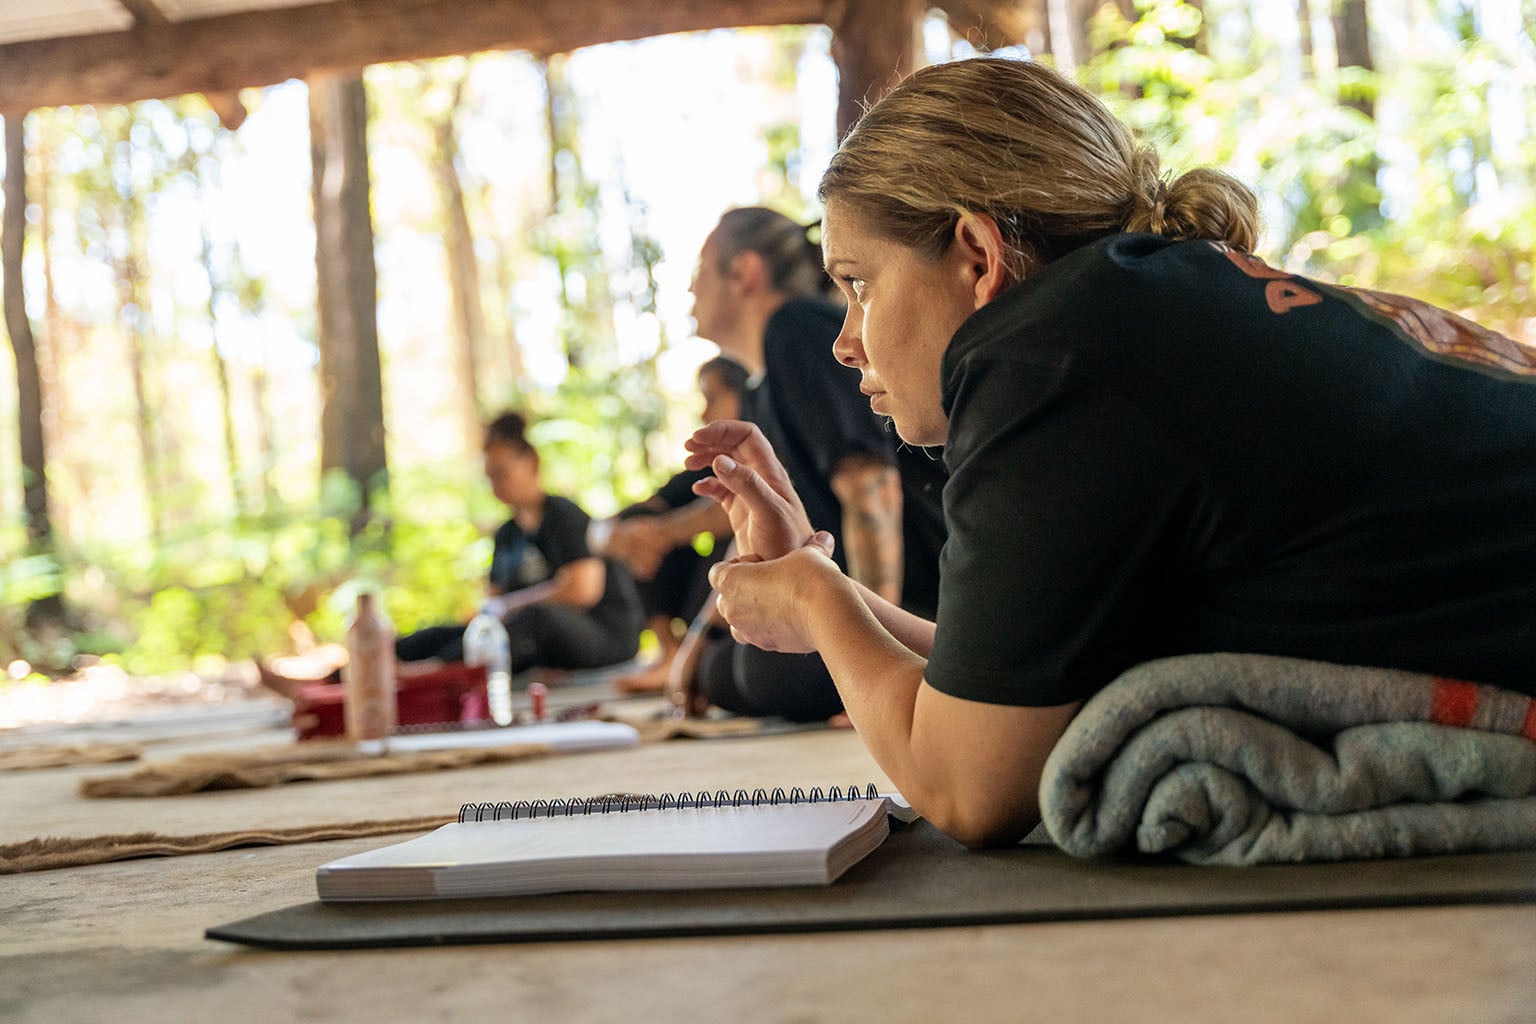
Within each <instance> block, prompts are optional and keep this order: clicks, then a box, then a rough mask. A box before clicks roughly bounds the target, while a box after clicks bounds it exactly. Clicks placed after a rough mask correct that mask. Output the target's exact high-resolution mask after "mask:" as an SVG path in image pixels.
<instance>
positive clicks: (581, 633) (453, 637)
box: [395, 604, 640, 672]
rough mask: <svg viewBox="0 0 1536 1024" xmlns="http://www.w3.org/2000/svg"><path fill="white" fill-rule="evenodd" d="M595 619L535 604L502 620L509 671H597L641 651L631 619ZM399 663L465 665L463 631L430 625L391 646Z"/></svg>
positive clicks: (589, 614)
mask: <svg viewBox="0 0 1536 1024" xmlns="http://www.w3.org/2000/svg"><path fill="white" fill-rule="evenodd" d="M616 618H617V619H621V620H623V621H610V616H608V615H605V614H602V613H601V612H599V613H598V614H593V612H591V611H587V610H584V609H580V608H572V607H569V606H566V605H553V604H536V605H531V606H529V607H527V608H523V609H521V610H519V611H515V612H513V613H512V614H511V615H508V616H507V617H506V619H505V620H504V622H505V625H506V627H507V636H508V638H509V639H510V640H511V649H512V671H513V672H523V671H526V670H528V669H530V668H532V667H534V666H535V665H543V666H546V667H548V668H601V667H602V666H604V665H612V664H615V663H616V662H620V661H626V660H628V659H630V658H633V657H634V656H635V653H636V652H637V651H638V650H639V649H640V627H639V623H638V622H637V621H635V617H634V616H632V615H626V614H620V615H617V616H616ZM395 657H396V658H398V659H399V660H400V661H424V660H426V659H427V658H438V659H440V660H442V661H463V660H464V627H463V626H428V627H427V628H426V629H420V630H417V631H416V632H414V633H411V634H409V635H407V636H403V637H401V638H400V639H398V640H396V641H395Z"/></svg>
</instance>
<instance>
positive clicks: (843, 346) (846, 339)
mask: <svg viewBox="0 0 1536 1024" xmlns="http://www.w3.org/2000/svg"><path fill="white" fill-rule="evenodd" d="M832 355H833V356H835V357H836V358H837V361H838V362H840V363H842V364H843V365H844V366H858V365H859V364H860V363H862V362H863V361H864V344H863V342H862V341H861V340H860V338H859V332H858V330H857V327H856V325H855V323H854V321H853V317H852V316H851V315H850V316H849V317H848V319H846V320H844V321H843V329H842V330H841V331H839V332H838V334H837V340H836V341H834V342H832Z"/></svg>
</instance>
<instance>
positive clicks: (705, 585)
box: [593, 356, 747, 693]
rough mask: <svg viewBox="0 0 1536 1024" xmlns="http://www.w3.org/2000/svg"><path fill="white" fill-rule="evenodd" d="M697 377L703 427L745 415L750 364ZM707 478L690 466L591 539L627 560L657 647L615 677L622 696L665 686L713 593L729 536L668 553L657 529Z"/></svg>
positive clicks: (597, 527) (715, 365)
mask: <svg viewBox="0 0 1536 1024" xmlns="http://www.w3.org/2000/svg"><path fill="white" fill-rule="evenodd" d="M698 380H699V392H700V393H701V394H702V395H703V396H704V414H703V417H702V420H703V422H704V423H706V424H708V423H713V422H715V421H716V420H734V419H740V418H741V403H742V398H743V396H744V394H745V393H746V389H747V370H746V367H744V366H742V365H741V364H740V363H738V362H736V361H735V360H734V359H730V358H727V357H726V356H716V357H715V358H713V359H711V360H709V361H708V362H706V363H704V364H703V365H702V366H700V367H699V375H698ZM708 475H709V470H707V469H700V470H689V469H685V470H683V471H682V472H680V473H677V474H675V475H674V476H673V477H672V478H671V479H670V480H668V481H667V482H666V483H664V484H662V485H661V486H660V487H659V488H657V490H656V493H655V494H653V495H651V496H650V497H649V498H647V499H645V500H644V501H642V502H638V503H636V504H634V505H631V506H630V507H628V508H626V509H624V510H623V511H621V512H620V513H619V514H618V515H617V516H616V517H615V518H614V519H613V520H610V521H608V522H607V523H597V524H594V529H593V534H594V535H602V534H603V533H605V532H606V535H607V536H606V540H605V541H604V543H603V544H602V551H603V553H604V554H605V555H606V556H608V557H609V558H613V559H616V560H618V561H619V562H622V563H623V564H624V565H625V566H626V567H627V568H628V569H629V571H630V573H631V574H632V575H633V576H634V577H635V580H636V581H637V582H638V583H639V585H640V599H641V601H642V602H643V603H644V604H645V613H646V624H647V625H648V626H649V627H650V629H651V632H653V633H654V634H655V635H656V640H657V643H658V645H659V653H658V655H657V658H656V660H655V661H654V662H652V663H651V664H650V665H647V666H646V667H645V668H643V669H641V670H640V671H639V672H632V673H629V674H627V675H622V676H619V677H618V678H617V679H615V680H614V685H615V686H617V687H618V688H619V691H620V692H622V693H658V692H660V691H661V690H663V689H665V688H666V685H667V676H668V675H669V674H670V672H671V670H672V659H673V658H675V657H676V656H677V652H678V648H679V647H680V646H681V645H682V634H681V630H686V629H687V627H688V623H690V622H691V621H693V618H694V617H695V616H696V615H698V614H699V610H700V609H701V608H703V606H704V601H705V599H706V598H707V597H708V596H709V567H710V566H711V565H714V564H715V563H716V562H718V561H719V560H720V559H721V557H722V556H724V554H725V550H726V545H727V543H728V542H729V540H730V535H729V534H728V533H727V534H724V535H722V536H719V537H715V538H714V545H713V548H712V550H711V551H710V553H709V554H707V555H701V554H699V552H698V551H697V550H696V549H695V548H694V545H693V544H692V543H691V542H690V543H686V544H679V545H677V546H676V547H673V548H671V549H670V550H664V544H663V542H662V540H661V539H660V538H659V537H657V536H656V534H657V531H656V529H655V527H654V523H655V519H656V517H657V516H659V515H661V514H663V513H666V512H671V511H673V510H674V509H679V508H682V507H683V506H685V505H689V504H692V503H693V502H694V501H695V500H697V496H696V495H695V494H694V493H693V485H694V484H695V483H696V482H698V481H699V480H701V479H703V478H704V477H706V476H708ZM594 546H597V545H595V544H594ZM658 555H659V557H658Z"/></svg>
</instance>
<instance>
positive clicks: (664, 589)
mask: <svg viewBox="0 0 1536 1024" xmlns="http://www.w3.org/2000/svg"><path fill="white" fill-rule="evenodd" d="M725 548H726V544H725V542H724V541H721V542H719V543H717V544H716V545H715V550H714V551H713V552H711V553H710V554H708V555H701V554H699V553H698V552H697V551H695V550H693V548H692V547H690V546H688V545H683V546H681V547H675V548H673V549H672V550H671V551H668V552H667V553H666V554H665V555H664V556H662V559H661V563H660V564H659V565H658V566H657V567H656V575H655V576H653V577H652V578H650V579H648V580H641V581H640V582H639V587H640V599H641V601H642V602H643V603H644V604H645V614H646V615H647V616H656V615H665V616H667V617H668V618H672V619H682V620H683V621H684V622H692V621H693V618H694V616H696V615H698V614H699V609H700V608H702V607H703V606H704V599H705V598H706V597H708V596H709V567H710V566H712V565H714V564H715V563H716V562H718V561H720V559H721V558H722V557H723V556H724V555H725Z"/></svg>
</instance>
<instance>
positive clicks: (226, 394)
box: [201, 189, 250, 519]
mask: <svg viewBox="0 0 1536 1024" xmlns="http://www.w3.org/2000/svg"><path fill="white" fill-rule="evenodd" d="M203 195H207V190H206V189H204V190H203ZM201 239H203V249H201V255H203V273H204V275H207V330H209V342H210V344H209V352H210V353H212V356H214V378H215V379H217V381H218V407H220V411H223V421H224V422H223V427H224V459H226V464H227V467H229V488H230V493H232V496H233V499H235V514H237V516H238V517H241V519H244V516H246V513H247V511H249V505H250V502H249V500H247V497H246V481H244V471H243V470H241V465H240V444H238V442H237V439H235V399H233V395H232V391H230V387H229V359H226V358H224V352H223V350H221V348H220V347H218V275H217V273H215V272H214V239H212V238H209V233H207V204H206V203H204V206H203V224H201Z"/></svg>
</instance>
